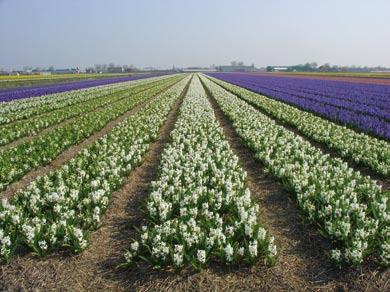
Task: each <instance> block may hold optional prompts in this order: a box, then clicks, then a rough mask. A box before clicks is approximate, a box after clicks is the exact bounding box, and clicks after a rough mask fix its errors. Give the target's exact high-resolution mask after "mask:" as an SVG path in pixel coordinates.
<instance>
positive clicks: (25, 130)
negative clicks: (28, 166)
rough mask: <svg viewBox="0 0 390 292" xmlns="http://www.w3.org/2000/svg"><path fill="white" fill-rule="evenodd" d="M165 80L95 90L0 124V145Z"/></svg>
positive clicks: (35, 132)
mask: <svg viewBox="0 0 390 292" xmlns="http://www.w3.org/2000/svg"><path fill="white" fill-rule="evenodd" d="M165 81H166V80H161V81H155V82H150V81H149V82H144V83H141V84H139V83H138V84H129V85H127V86H121V87H118V88H117V89H112V88H111V89H110V90H107V89H104V90H102V91H104V92H106V93H105V94H102V91H95V92H94V93H91V94H89V95H88V100H79V102H78V103H75V104H72V105H68V106H65V107H61V108H59V109H57V110H51V111H49V112H46V113H44V114H43V115H38V116H37V115H35V116H31V117H30V118H24V119H22V120H18V121H15V122H13V123H10V124H6V125H2V126H0V145H4V144H7V143H10V142H12V141H14V140H16V139H19V138H21V137H24V136H28V135H34V134H37V133H38V132H39V131H40V130H42V129H44V128H47V127H50V126H52V125H55V124H58V123H60V122H62V121H64V120H67V119H69V118H72V117H76V116H80V115H81V114H86V113H88V112H91V111H93V110H95V109H97V108H99V107H102V106H107V105H109V104H111V103H113V102H118V101H120V100H121V99H124V98H127V97H130V96H131V95H133V94H136V93H139V92H141V91H144V90H146V89H149V88H152V87H153V86H158V85H160V84H163V83H164V82H165ZM75 100H77V98H73V101H75ZM51 105H53V104H51ZM30 112H31V111H30ZM20 113H24V111H21V112H20ZM15 115H16V114H15Z"/></svg>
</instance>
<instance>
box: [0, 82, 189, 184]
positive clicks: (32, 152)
mask: <svg viewBox="0 0 390 292" xmlns="http://www.w3.org/2000/svg"><path fill="white" fill-rule="evenodd" d="M180 79H183V76H174V77H172V78H166V79H164V80H163V81H161V82H160V83H159V85H156V86H153V85H149V86H140V88H144V89H145V87H146V88H147V89H146V90H143V91H140V92H138V93H134V92H133V93H134V94H129V95H128V96H127V97H126V98H122V99H119V100H118V101H116V102H113V103H111V104H109V105H107V106H104V107H101V108H99V109H98V110H96V111H92V112H89V113H85V114H83V115H80V116H78V117H75V119H73V120H70V121H68V122H66V123H64V124H62V125H61V126H60V127H57V128H54V129H53V130H51V131H48V132H47V133H44V134H42V135H38V136H36V137H34V138H33V139H32V140H29V141H26V142H23V143H21V144H18V145H17V146H15V147H12V148H8V149H3V150H0V190H2V189H4V188H5V187H6V186H7V185H9V184H10V183H12V182H14V181H16V180H17V179H20V178H21V177H22V176H23V175H24V174H26V173H27V172H29V171H31V170H33V169H35V168H37V167H38V166H40V165H45V164H48V163H49V162H50V161H52V160H53V159H55V158H56V157H57V156H58V155H59V154H60V153H62V152H63V151H64V150H65V149H67V148H68V147H70V146H72V145H75V144H77V143H80V142H81V141H82V140H84V139H85V138H87V137H89V136H90V135H92V134H93V133H95V132H96V131H99V130H101V129H102V128H103V127H104V126H105V125H107V123H109V122H110V121H112V120H114V119H116V118H117V117H119V116H121V115H122V114H124V113H125V112H127V111H129V110H131V109H132V108H134V107H135V106H137V105H139V104H140V103H142V102H144V101H145V100H147V99H148V98H150V97H151V96H154V95H156V94H158V93H160V92H161V91H163V90H165V89H166V88H168V87H170V86H172V85H173V84H175V83H177V82H178V81H179V80H180ZM26 157H28V159H26Z"/></svg>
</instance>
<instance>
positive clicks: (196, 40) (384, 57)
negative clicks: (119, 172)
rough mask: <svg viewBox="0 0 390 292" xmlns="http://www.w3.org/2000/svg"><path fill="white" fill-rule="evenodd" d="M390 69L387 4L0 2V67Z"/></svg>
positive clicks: (383, 0) (331, 0)
mask: <svg viewBox="0 0 390 292" xmlns="http://www.w3.org/2000/svg"><path fill="white" fill-rule="evenodd" d="M232 60H242V61H244V62H245V63H255V64H256V65H257V66H265V65H268V64H276V65H290V64H296V63H303V62H306V61H317V62H319V63H324V62H329V63H331V64H341V65H352V64H356V65H369V66H374V65H385V66H388V67H390V1H389V0H371V1H368V0H367V1H363V0H338V1H337V0H328V1H326V0H322V1H320V0H318V1H316V0H272V1H271V0H268V1H267V0H257V1H255V0H236V1H233V0H208V1H206V0H196V1H186V0H181V1H180V0H160V1H159V0H139V1H132V0H128V1H125V0H110V1H109V0H104V1H103V0H94V1H93V0H67V1H60V0H0V68H11V67H16V68H21V67H22V66H23V65H32V66H50V65H54V66H56V67H69V66H76V65H79V66H86V65H92V64H95V63H109V62H113V63H116V64H134V65H136V66H142V67H143V66H157V67H171V66H172V65H173V64H175V65H176V66H208V65H210V64H225V63H229V62H230V61H232Z"/></svg>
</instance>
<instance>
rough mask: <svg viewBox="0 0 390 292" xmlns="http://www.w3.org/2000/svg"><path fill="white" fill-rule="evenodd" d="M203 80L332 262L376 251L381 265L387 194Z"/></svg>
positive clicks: (386, 239)
mask: <svg viewBox="0 0 390 292" xmlns="http://www.w3.org/2000/svg"><path fill="white" fill-rule="evenodd" d="M202 78H203V80H204V82H205V84H206V86H207V87H208V89H209V90H210V92H211V93H212V95H213V97H214V98H215V99H216V101H217V103H218V104H219V106H220V107H221V109H222V111H223V112H224V113H225V114H226V115H227V116H228V117H229V119H230V120H231V121H232V123H233V127H234V128H235V130H236V131H237V133H238V134H239V136H240V137H241V138H242V139H243V140H244V141H245V142H246V143H247V144H248V145H249V146H250V147H251V149H252V150H253V151H254V152H255V153H256V157H257V159H259V160H260V161H262V162H263V163H264V165H265V167H266V169H267V170H268V172H269V173H271V174H272V175H273V176H274V177H277V178H279V179H280V180H281V181H282V182H283V184H284V186H285V187H286V188H287V189H288V190H291V191H293V192H295V193H296V195H297V200H298V204H299V206H300V207H301V208H302V209H303V211H304V212H305V213H306V214H307V216H308V218H309V219H310V220H311V221H313V222H315V223H316V224H317V225H318V226H319V228H320V230H321V231H322V232H323V233H324V234H326V235H327V236H328V237H329V238H330V239H331V240H332V241H333V243H334V247H335V249H334V250H333V251H332V253H331V257H332V258H333V259H334V260H335V261H337V262H338V263H341V262H345V263H350V264H359V263H361V262H362V261H363V259H364V257H366V256H367V255H368V254H371V253H373V252H375V249H378V248H379V249H380V250H381V251H380V253H381V259H382V263H384V264H386V262H385V260H384V259H386V258H387V259H388V258H389V248H388V242H389V232H388V231H389V228H388V226H389V222H390V213H389V210H390V205H389V203H390V201H389V200H388V198H389V193H388V192H383V191H382V190H381V187H380V186H379V185H378V184H377V183H376V182H375V181H374V180H371V179H370V178H369V177H366V176H363V175H361V174H360V173H359V172H357V171H354V170H353V169H351V168H349V167H348V165H347V164H346V163H345V162H343V161H342V160H340V159H335V158H332V157H330V156H329V155H324V154H323V153H322V152H321V151H320V150H319V149H317V148H315V147H313V146H311V145H310V143H309V142H308V141H305V140H304V139H302V138H300V137H298V136H296V135H295V134H294V133H292V132H290V131H288V130H287V129H286V128H284V127H282V126H279V125H277V124H276V123H275V121H273V120H272V119H270V118H268V117H267V116H266V115H264V114H262V113H260V112H259V111H258V110H256V109H255V108H253V107H252V106H250V105H249V104H248V103H247V102H245V101H243V100H241V99H240V98H238V97H237V96H235V95H233V94H231V93H229V92H228V91H226V90H225V89H223V88H222V87H220V86H219V85H217V84H216V83H214V82H212V81H210V80H209V79H207V78H205V77H202ZM386 230H387V231H386ZM387 262H388V260H387Z"/></svg>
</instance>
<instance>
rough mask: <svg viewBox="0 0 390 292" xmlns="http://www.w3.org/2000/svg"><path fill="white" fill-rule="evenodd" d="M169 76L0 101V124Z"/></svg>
mask: <svg viewBox="0 0 390 292" xmlns="http://www.w3.org/2000/svg"><path fill="white" fill-rule="evenodd" d="M169 76H172V75H165V76H159V77H152V78H147V79H138V80H132V81H127V82H120V83H114V84H108V85H100V86H94V87H91V88H85V89H78V90H71V91H66V92H62V93H55V94H47V95H41V96H37V97H30V98H25V99H15V100H12V101H9V102H0V125H2V124H7V123H11V122H13V121H17V120H20V119H27V118H29V117H32V116H36V115H40V114H43V113H47V112H51V111H54V110H57V109H60V108H63V107H67V106H71V105H74V104H77V103H81V102H84V101H88V100H91V99H95V98H98V97H101V96H105V95H109V94H113V93H115V92H118V91H122V90H126V89H130V88H132V87H135V86H138V85H145V84H148V83H151V82H154V81H159V80H163V79H165V78H169Z"/></svg>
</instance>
